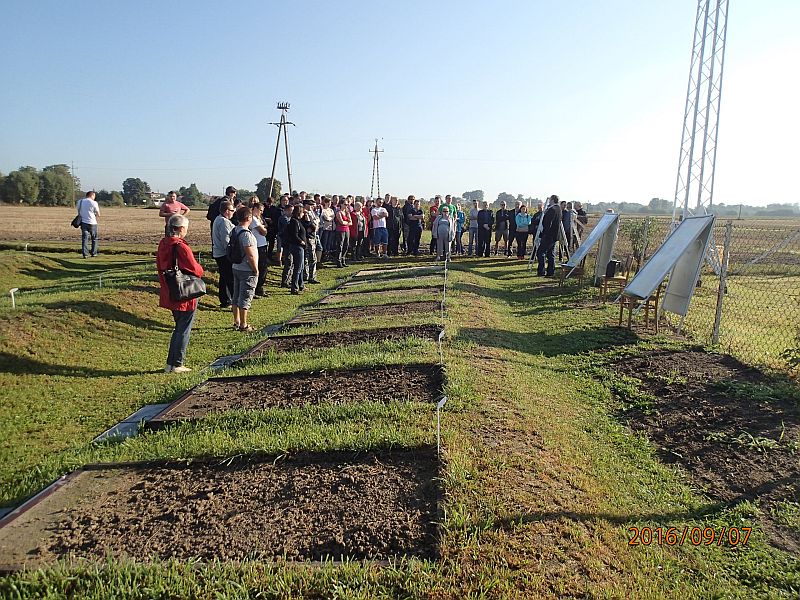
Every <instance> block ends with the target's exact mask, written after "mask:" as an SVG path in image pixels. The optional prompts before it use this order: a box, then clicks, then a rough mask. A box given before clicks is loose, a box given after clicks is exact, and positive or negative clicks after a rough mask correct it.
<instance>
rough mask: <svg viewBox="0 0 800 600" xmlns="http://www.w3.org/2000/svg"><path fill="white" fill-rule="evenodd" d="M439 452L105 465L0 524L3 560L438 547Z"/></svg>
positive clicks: (310, 555)
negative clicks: (11, 519) (4, 523)
mask: <svg viewBox="0 0 800 600" xmlns="http://www.w3.org/2000/svg"><path fill="white" fill-rule="evenodd" d="M438 476H439V468H438V459H437V457H436V450H435V449H431V448H428V447H425V448H415V449H407V450H391V451H389V450H386V451H372V452H342V451H339V452H325V453H315V452H304V453H299V454H296V455H289V456H287V455H283V456H279V457H275V456H268V457H265V456H261V457H258V456H250V457H235V458H230V459H213V460H207V461H195V462H192V463H189V464H186V463H177V462H160V463H146V464H138V465H137V464H134V465H105V466H102V465H95V466H89V467H85V468H84V469H81V470H79V471H76V472H74V473H73V474H71V475H70V476H68V478H67V480H66V481H65V482H63V485H61V486H60V487H59V488H58V489H57V490H56V491H54V492H53V493H52V494H50V495H48V496H47V497H45V498H43V499H42V500H41V501H40V502H38V503H37V504H35V505H34V506H32V507H30V508H29V509H28V510H27V511H25V512H23V513H22V514H21V515H19V516H17V518H15V519H14V520H13V521H11V522H10V523H9V524H8V525H6V526H5V527H3V528H2V529H0V569H2V570H6V571H7V570H12V569H17V568H19V567H21V566H23V565H25V566H39V565H43V564H49V563H52V562H54V561H55V560H56V559H58V558H67V557H69V558H70V559H88V560H102V559H104V558H105V557H106V556H107V555H111V556H114V557H118V558H135V559H136V560H143V559H145V560H146V559H148V558H157V559H160V560H164V559H170V558H176V559H180V560H188V559H191V558H199V559H202V560H204V561H210V560H221V561H231V560H243V559H248V558H253V559H262V560H263V559H266V560H270V559H275V560H281V559H283V558H286V559H289V560H323V559H325V558H328V557H330V558H333V559H339V558H341V557H350V558H355V559H369V560H374V559H377V560H386V559H389V558H392V557H396V556H417V557H422V558H435V557H436V556H437V539H436V524H435V523H436V522H437V521H438V520H439V518H438V507H437V503H438V501H439V498H440V490H439V488H438V484H437V478H438Z"/></svg>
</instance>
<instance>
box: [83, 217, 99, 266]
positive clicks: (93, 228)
mask: <svg viewBox="0 0 800 600" xmlns="http://www.w3.org/2000/svg"><path fill="white" fill-rule="evenodd" d="M89 240H91V241H92V249H91V253H92V256H97V225H96V224H95V225H89V224H88V223H81V252H82V253H83V258H86V257H87V256H88V255H89Z"/></svg>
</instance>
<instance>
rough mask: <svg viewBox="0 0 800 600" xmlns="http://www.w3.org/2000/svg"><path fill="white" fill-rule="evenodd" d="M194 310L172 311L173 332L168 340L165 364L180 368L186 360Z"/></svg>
mask: <svg viewBox="0 0 800 600" xmlns="http://www.w3.org/2000/svg"><path fill="white" fill-rule="evenodd" d="M195 312H196V311H194V310H173V311H172V318H174V319H175V330H174V331H173V332H172V337H171V338H170V340H169V353H168V354H167V364H168V365H170V366H173V367H182V366H183V361H184V360H185V359H186V347H187V346H188V345H189V334H190V333H191V332H192V323H194V315H195Z"/></svg>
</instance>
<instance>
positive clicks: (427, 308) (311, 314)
mask: <svg viewBox="0 0 800 600" xmlns="http://www.w3.org/2000/svg"><path fill="white" fill-rule="evenodd" d="M439 309H440V303H439V302H437V301H435V300H423V301H421V302H406V303H403V304H383V305H381V307H380V314H381V316H384V315H386V316H391V315H405V314H427V313H438V311H439ZM372 311H373V309H372V308H366V307H363V306H354V307H350V308H336V309H324V310H309V311H306V312H304V313H301V314H299V315H297V316H296V317H294V318H293V319H292V320H290V321H288V322H287V323H286V325H285V326H286V327H301V326H304V325H314V324H317V323H320V322H322V321H325V320H327V319H358V318H363V317H367V316H369V314H370V313H371V312H372Z"/></svg>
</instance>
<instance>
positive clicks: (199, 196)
mask: <svg viewBox="0 0 800 600" xmlns="http://www.w3.org/2000/svg"><path fill="white" fill-rule="evenodd" d="M178 195H179V196H180V200H181V202H183V203H184V204H185V205H186V206H197V205H199V204H203V198H204V196H203V192H201V191H200V190H198V189H197V185H196V184H194V183H193V184H191V185H190V186H189V187H188V188H187V187H181V188H180V190H178Z"/></svg>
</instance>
